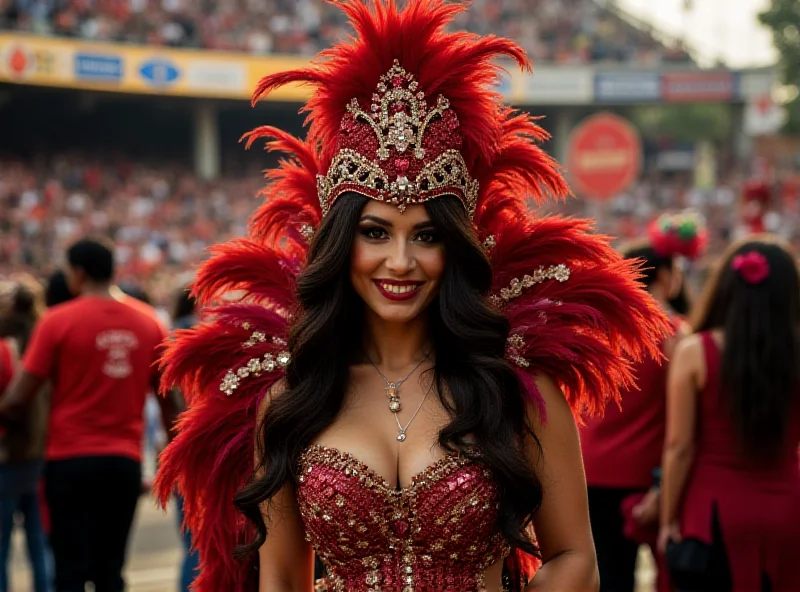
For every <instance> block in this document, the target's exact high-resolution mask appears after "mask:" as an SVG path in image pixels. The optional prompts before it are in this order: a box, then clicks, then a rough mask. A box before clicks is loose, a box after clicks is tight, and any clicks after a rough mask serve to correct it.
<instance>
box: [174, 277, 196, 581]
mask: <svg viewBox="0 0 800 592" xmlns="http://www.w3.org/2000/svg"><path fill="white" fill-rule="evenodd" d="M196 307H197V301H196V300H195V298H194V296H192V294H191V292H190V286H183V287H182V288H181V289H180V290H179V291H178V294H177V297H176V298H175V310H174V311H173V314H172V318H173V321H172V328H173V330H174V329H191V328H192V327H193V326H194V325H196V324H197V310H196ZM183 503H184V502H183V496H181V495H180V494H177V495H176V496H175V504H176V506H177V508H178V527H179V528H182V527H183V517H184V513H183ZM181 536H182V538H183V548H184V553H185V556H184V559H183V565H182V566H181V580H180V588H179V590H180V592H189V591H190V588H191V585H192V582H193V581H194V578H195V576H196V575H197V569H198V567H199V565H200V555H199V554H198V552H197V551H195V550H192V533H191V532H190V531H189V530H188V529H184V530H182V531H181Z"/></svg>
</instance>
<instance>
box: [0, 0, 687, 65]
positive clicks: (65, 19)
mask: <svg viewBox="0 0 800 592" xmlns="http://www.w3.org/2000/svg"><path fill="white" fill-rule="evenodd" d="M612 4H613V3H612ZM456 26H458V27H460V28H466V29H469V30H472V31H475V32H477V33H481V34H486V33H495V34H497V35H503V36H508V37H512V38H514V39H516V40H517V41H518V42H520V43H521V44H522V45H523V47H524V48H525V49H526V50H527V51H528V52H529V55H530V56H531V57H532V58H533V59H534V60H538V61H540V62H553V63H570V64H579V63H589V62H625V63H629V62H636V63H647V64H654V63H664V62H687V61H688V60H689V55H688V54H687V53H686V52H685V51H683V50H682V49H681V47H680V46H679V45H677V44H675V43H673V44H672V46H667V45H664V44H662V43H661V42H659V41H658V40H657V39H656V37H655V36H654V35H653V33H652V32H650V31H647V30H645V29H643V28H641V27H639V28H637V27H635V26H632V25H631V24H630V23H629V22H627V20H626V19H625V18H622V16H621V13H620V12H619V11H617V10H612V9H610V8H605V7H604V6H603V5H602V4H601V3H600V2H597V1H596V0H475V1H474V2H473V5H472V8H471V10H470V11H469V13H468V14H467V15H465V16H464V17H463V18H462V19H461V20H460V21H457V23H456ZM0 28H1V29H9V30H17V31H26V32H31V33H35V34H40V35H57V36H65V37H74V38H82V39H90V40H95V41H114V42H121V43H136V44H148V45H161V46H172V47H194V48H205V49H217V50H231V51H240V52H248V53H251V54H272V53H275V54H303V55H311V54H314V53H316V52H317V51H319V50H320V49H322V48H324V47H327V46H328V45H330V44H331V43H333V42H335V41H336V40H338V39H339V38H341V37H342V36H344V35H346V34H347V29H346V27H345V25H344V23H343V22H342V18H341V13H340V11H338V10H336V9H334V8H332V7H331V6H329V5H327V4H325V3H324V2H322V0H0Z"/></svg>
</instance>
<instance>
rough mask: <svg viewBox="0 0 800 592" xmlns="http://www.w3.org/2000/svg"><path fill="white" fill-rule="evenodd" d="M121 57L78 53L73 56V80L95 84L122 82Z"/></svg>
mask: <svg viewBox="0 0 800 592" xmlns="http://www.w3.org/2000/svg"><path fill="white" fill-rule="evenodd" d="M122 76H123V68H122V57H121V56H118V55H114V54H103V53H95V52H78V53H76V54H75V78H76V79H78V80H92V81H95V82H117V83H118V82H122Z"/></svg>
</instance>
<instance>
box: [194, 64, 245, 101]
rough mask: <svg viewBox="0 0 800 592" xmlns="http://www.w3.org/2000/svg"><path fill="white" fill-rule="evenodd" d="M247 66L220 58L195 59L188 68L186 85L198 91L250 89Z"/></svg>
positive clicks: (216, 91) (218, 91)
mask: <svg viewBox="0 0 800 592" xmlns="http://www.w3.org/2000/svg"><path fill="white" fill-rule="evenodd" d="M247 84H248V77H247V68H246V67H245V65H244V64H235V63H231V62H223V61H218V60H195V61H193V62H191V63H190V64H189V66H188V68H187V69H186V86H187V87H188V88H190V89H193V90H196V91H198V92H203V91H208V92H212V93H224V92H230V91H231V90H232V89H236V90H237V92H238V91H239V90H240V89H245V90H246V91H247V90H250V89H249V88H248V86H247Z"/></svg>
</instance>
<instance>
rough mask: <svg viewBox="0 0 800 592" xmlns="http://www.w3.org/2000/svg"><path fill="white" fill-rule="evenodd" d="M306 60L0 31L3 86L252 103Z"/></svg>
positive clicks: (300, 93) (283, 97)
mask: <svg viewBox="0 0 800 592" xmlns="http://www.w3.org/2000/svg"><path fill="white" fill-rule="evenodd" d="M307 64H308V59H307V58H303V57H294V56H251V55H247V54H240V53H229V52H217V51H205V50H190V49H171V48H162V47H155V46H134V45H121V44H114V43H92V42H87V41H76V40H71V39H58V38H51V37H38V36H31V35H22V34H17V33H7V32H6V33H0V82H10V83H18V84H33V85H39V86H54V87H64V88H79V89H88V90H102V91H115V92H123V93H135V94H154V95H174V96H186V97H206V98H224V99H249V98H250V96H251V94H252V92H253V89H254V88H255V87H256V85H257V83H258V81H259V80H260V79H261V78H262V77H263V76H266V75H268V74H272V73H275V72H281V71H284V70H291V69H294V68H301V67H303V66H306V65H307ZM309 94H310V89H309V88H308V87H303V86H301V85H296V84H295V85H288V86H286V87H284V88H281V89H278V90H276V91H274V92H273V93H272V94H271V95H270V96H269V97H268V98H269V100H274V101H293V102H294V101H298V102H299V101H304V100H305V99H307V98H308V96H309Z"/></svg>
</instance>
